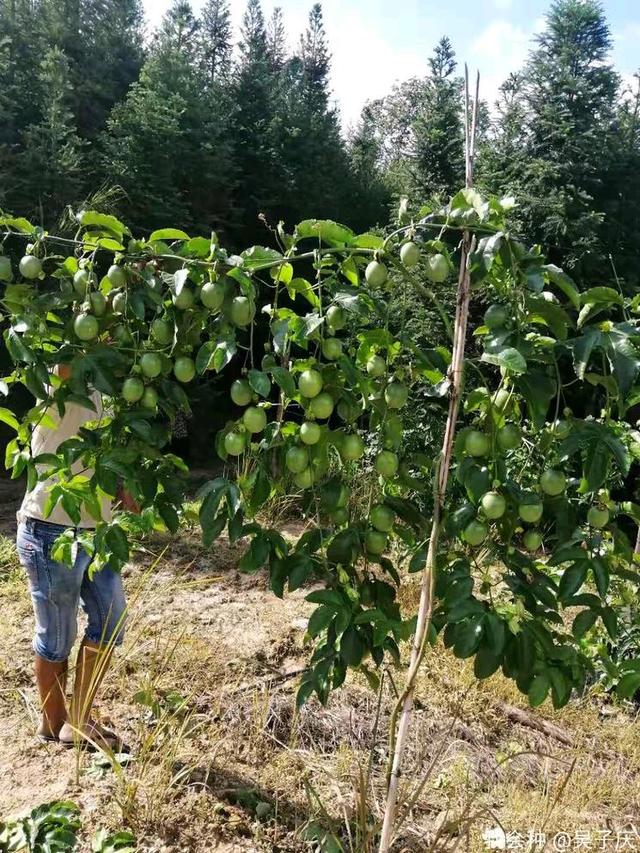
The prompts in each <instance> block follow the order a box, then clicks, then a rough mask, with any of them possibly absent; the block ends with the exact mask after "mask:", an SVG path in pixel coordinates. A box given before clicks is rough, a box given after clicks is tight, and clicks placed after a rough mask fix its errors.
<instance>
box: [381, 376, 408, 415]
mask: <svg viewBox="0 0 640 853" xmlns="http://www.w3.org/2000/svg"><path fill="white" fill-rule="evenodd" d="M384 399H385V401H386V403H387V406H389V408H390V409H402V408H403V406H406V404H407V400H408V399H409V389H408V388H407V386H406V385H405V384H404V383H402V382H391V383H390V384H389V385H387V387H386V388H385V391H384Z"/></svg>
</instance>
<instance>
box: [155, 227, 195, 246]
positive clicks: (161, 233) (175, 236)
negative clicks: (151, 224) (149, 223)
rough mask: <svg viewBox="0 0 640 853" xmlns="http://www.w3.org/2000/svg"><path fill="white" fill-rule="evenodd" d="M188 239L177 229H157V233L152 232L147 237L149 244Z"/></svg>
mask: <svg viewBox="0 0 640 853" xmlns="http://www.w3.org/2000/svg"><path fill="white" fill-rule="evenodd" d="M188 239H189V235H188V234H185V232H184V231H180V229H179V228H159V229H158V230H157V231H153V232H152V234H151V236H150V237H149V243H155V242H156V241H157V240H163V241H168V240H188ZM207 242H208V241H207Z"/></svg>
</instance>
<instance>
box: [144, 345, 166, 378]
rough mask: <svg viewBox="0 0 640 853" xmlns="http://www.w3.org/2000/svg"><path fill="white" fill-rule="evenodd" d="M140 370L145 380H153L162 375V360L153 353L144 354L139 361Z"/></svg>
mask: <svg viewBox="0 0 640 853" xmlns="http://www.w3.org/2000/svg"><path fill="white" fill-rule="evenodd" d="M140 370H142V373H143V375H144V376H146V377H147V379H155V377H156V376H159V375H160V374H161V373H162V359H161V358H160V356H159V355H157V354H156V353H155V352H145V354H144V355H143V356H142V358H141V359H140Z"/></svg>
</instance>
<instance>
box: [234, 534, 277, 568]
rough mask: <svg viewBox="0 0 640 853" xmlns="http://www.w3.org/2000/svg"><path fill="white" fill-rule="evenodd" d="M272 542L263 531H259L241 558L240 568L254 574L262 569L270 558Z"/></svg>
mask: <svg viewBox="0 0 640 853" xmlns="http://www.w3.org/2000/svg"><path fill="white" fill-rule="evenodd" d="M270 552H271V542H270V541H269V538H268V537H267V536H265V535H264V534H263V533H258V534H257V535H256V536H254V537H253V539H252V540H251V545H249V548H248V549H247V551H246V552H245V553H244V554H243V555H242V557H241V558H240V563H239V564H238V568H239V569H240V571H241V572H245V573H246V574H252V573H253V572H257V571H258V570H259V569H261V568H262V567H263V566H264V564H265V563H266V562H267V560H268V559H269V554H270Z"/></svg>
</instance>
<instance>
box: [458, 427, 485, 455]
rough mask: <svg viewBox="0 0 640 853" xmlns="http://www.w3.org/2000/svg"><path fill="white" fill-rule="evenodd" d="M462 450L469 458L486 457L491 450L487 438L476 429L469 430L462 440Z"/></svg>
mask: <svg viewBox="0 0 640 853" xmlns="http://www.w3.org/2000/svg"><path fill="white" fill-rule="evenodd" d="M464 449H465V450H466V451H467V453H468V454H469V456H486V455H487V454H488V453H489V451H490V450H491V442H490V441H489V436H488V435H485V434H484V433H483V432H480V430H477V429H472V430H469V432H468V433H467V435H466V437H465V440H464Z"/></svg>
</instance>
